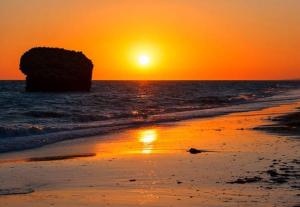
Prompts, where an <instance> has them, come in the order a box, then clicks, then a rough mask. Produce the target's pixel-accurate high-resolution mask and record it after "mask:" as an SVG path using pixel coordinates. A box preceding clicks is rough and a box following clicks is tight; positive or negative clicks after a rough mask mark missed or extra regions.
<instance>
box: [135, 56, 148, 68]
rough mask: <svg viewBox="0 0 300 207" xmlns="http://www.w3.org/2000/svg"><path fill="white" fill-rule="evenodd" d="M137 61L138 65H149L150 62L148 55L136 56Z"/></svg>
mask: <svg viewBox="0 0 300 207" xmlns="http://www.w3.org/2000/svg"><path fill="white" fill-rule="evenodd" d="M138 62H139V64H140V65H143V66H145V65H149V64H150V57H149V56H148V55H140V56H139V57H138Z"/></svg>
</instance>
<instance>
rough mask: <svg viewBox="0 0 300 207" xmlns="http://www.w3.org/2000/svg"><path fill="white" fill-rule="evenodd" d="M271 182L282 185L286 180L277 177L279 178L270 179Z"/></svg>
mask: <svg viewBox="0 0 300 207" xmlns="http://www.w3.org/2000/svg"><path fill="white" fill-rule="evenodd" d="M271 180H272V181H273V182H274V183H278V184H282V183H287V182H288V178H283V177H279V178H271Z"/></svg>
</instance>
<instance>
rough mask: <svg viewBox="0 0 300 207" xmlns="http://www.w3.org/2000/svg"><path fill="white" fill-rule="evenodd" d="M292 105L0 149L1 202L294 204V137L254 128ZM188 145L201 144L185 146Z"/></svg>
mask: <svg viewBox="0 0 300 207" xmlns="http://www.w3.org/2000/svg"><path fill="white" fill-rule="evenodd" d="M299 106H300V103H290V104H284V105H281V106H276V107H271V108H267V109H263V110H257V111H250V112H242V113H233V114H229V115H224V116H218V117H212V118H204V119H192V120H187V121H180V122H170V123H162V124H155V125H153V126H147V127H140V128H135V129H129V130H124V131H120V132H114V133H111V134H107V135H103V136H95V137H91V138H82V139H77V140H68V141H64V142H60V143H56V144H52V145H47V146H44V147H41V148H37V149H32V150H25V151H20V152H11V153H3V154H1V155H0V186H1V189H0V194H1V195H0V203H1V206H33V205H34V206H289V207H290V206H299V205H300V203H299V185H300V184H299V170H300V166H299V157H300V152H299V139H298V138H296V137H295V136H292V135H290V136H286V135H279V134H276V133H270V132H265V131H263V130H254V128H256V127H258V126H263V125H270V124H272V121H271V119H272V118H274V117H276V116H279V115H282V114H287V113H291V112H294V111H295V110H296V108H297V107H299ZM190 148H195V149H199V150H203V151H201V153H196V154H192V153H190V152H188V150H189V149H190ZM272 172H273V173H272ZM274 172H276V173H277V174H278V175H275V174H274Z"/></svg>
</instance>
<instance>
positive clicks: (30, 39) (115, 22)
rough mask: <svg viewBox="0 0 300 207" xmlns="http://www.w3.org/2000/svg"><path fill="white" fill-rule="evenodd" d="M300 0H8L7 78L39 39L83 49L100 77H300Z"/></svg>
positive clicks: (1, 72)
mask: <svg viewBox="0 0 300 207" xmlns="http://www.w3.org/2000/svg"><path fill="white" fill-rule="evenodd" d="M299 11H300V1H297V0H286V1H280V0H266V1H263V2H262V1H261V0H253V1H239V0H232V1H226V0H216V1H208V0H207V1H196V0H189V1H179V0H173V1H171V0H165V1H159V0H155V1H151V2H149V1H137V0H123V1H119V0H117V1H109V0H102V1H100V0H89V1H82V0H65V1H60V0H44V1H35V0H26V1H25V0H2V1H1V2H0V28H1V34H0V44H1V46H2V47H1V48H0V79H8V80H11V79H21V80H22V79H24V75H23V74H22V73H21V72H20V70H19V67H18V64H19V58H20V56H21V55H22V53H24V52H25V51H26V50H28V49H30V48H32V47H35V46H49V47H60V48H66V49H72V50H77V51H82V52H83V53H84V54H86V55H87V56H88V57H89V58H90V59H92V61H93V63H94V65H95V68H94V74H93V79H94V80H268V79H271V80H276V79H299V78H300V58H299V57H300V27H299V25H300V17H299V15H298V12H299Z"/></svg>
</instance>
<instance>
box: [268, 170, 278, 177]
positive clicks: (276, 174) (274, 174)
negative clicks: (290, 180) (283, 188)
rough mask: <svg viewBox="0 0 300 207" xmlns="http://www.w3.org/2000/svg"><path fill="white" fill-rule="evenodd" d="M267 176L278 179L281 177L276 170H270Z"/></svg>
mask: <svg viewBox="0 0 300 207" xmlns="http://www.w3.org/2000/svg"><path fill="white" fill-rule="evenodd" d="M267 174H269V175H270V176H271V177H277V176H278V175H279V174H278V173H277V171H276V170H268V171H267Z"/></svg>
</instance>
